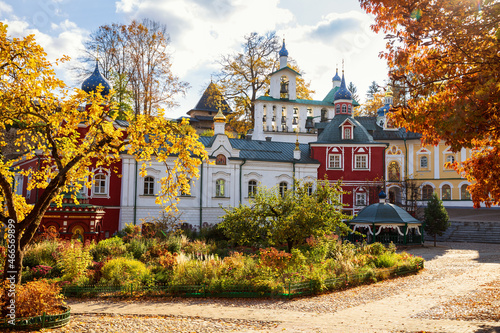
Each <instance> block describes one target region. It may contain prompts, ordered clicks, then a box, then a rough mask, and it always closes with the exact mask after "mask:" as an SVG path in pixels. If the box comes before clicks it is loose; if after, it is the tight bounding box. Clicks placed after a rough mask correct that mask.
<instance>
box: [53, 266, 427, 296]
mask: <svg viewBox="0 0 500 333" xmlns="http://www.w3.org/2000/svg"><path fill="white" fill-rule="evenodd" d="M423 268H424V264H423V262H420V263H418V264H416V265H415V266H413V267H409V266H406V265H405V266H398V267H393V268H384V269H378V270H376V271H370V272H367V273H360V274H345V275H342V276H339V277H334V278H329V279H325V280H323V281H319V280H308V281H305V282H298V283H291V282H289V283H285V284H284V285H283V286H280V287H277V288H276V289H274V290H272V289H270V288H269V287H267V286H260V287H258V286H251V285H226V286H220V287H218V288H215V287H213V286H210V285H207V284H203V285H191V286H176V285H168V284H154V285H149V286H147V285H139V284H135V285H128V286H122V285H112V286H100V285H84V286H68V287H64V288H63V289H62V294H63V295H64V296H66V297H137V296H158V297H168V296H169V297H228V298H240V297H273V298H293V297H298V296H306V295H314V294H319V293H321V292H325V291H334V290H340V289H345V288H346V287H354V286H357V285H361V284H369V283H373V282H376V281H380V280H384V279H388V278H391V277H397V276H402V275H406V274H412V273H417V272H418V271H420V270H421V269H423Z"/></svg>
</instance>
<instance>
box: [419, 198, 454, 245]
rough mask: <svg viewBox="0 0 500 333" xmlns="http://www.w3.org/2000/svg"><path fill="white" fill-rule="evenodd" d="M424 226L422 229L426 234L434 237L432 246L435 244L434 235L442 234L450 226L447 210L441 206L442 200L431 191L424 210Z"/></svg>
mask: <svg viewBox="0 0 500 333" xmlns="http://www.w3.org/2000/svg"><path fill="white" fill-rule="evenodd" d="M424 214H425V215H424V218H425V226H424V230H425V232H426V233H427V234H429V235H431V236H433V237H434V246H436V236H437V235H439V236H442V235H443V233H444V232H445V231H446V229H448V228H449V227H450V225H451V224H450V222H449V217H448V212H447V211H446V209H445V208H444V206H443V202H442V201H441V199H439V197H438V195H437V193H433V194H432V197H431V199H430V200H429V202H428V203H427V207H426V208H425V211H424Z"/></svg>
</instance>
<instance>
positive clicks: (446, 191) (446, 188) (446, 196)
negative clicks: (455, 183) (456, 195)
mask: <svg viewBox="0 0 500 333" xmlns="http://www.w3.org/2000/svg"><path fill="white" fill-rule="evenodd" d="M441 199H442V200H451V187H450V185H448V184H445V185H443V187H441Z"/></svg>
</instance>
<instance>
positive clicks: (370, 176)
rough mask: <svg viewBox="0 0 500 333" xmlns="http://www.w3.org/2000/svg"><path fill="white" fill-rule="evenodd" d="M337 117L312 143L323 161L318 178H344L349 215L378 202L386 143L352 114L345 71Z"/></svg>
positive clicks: (337, 98)
mask: <svg viewBox="0 0 500 333" xmlns="http://www.w3.org/2000/svg"><path fill="white" fill-rule="evenodd" d="M334 104H335V116H334V117H333V119H332V120H331V121H330V122H329V123H328V124H327V125H326V126H325V127H324V129H323V130H322V131H321V133H320V134H319V135H318V140H317V141H316V142H312V143H310V146H311V154H312V156H311V157H312V158H313V159H315V160H317V161H319V162H320V166H319V168H318V179H324V178H325V177H326V178H327V179H328V180H329V181H331V182H337V181H338V180H342V182H343V190H344V191H346V192H347V193H346V194H344V195H343V196H342V203H343V204H345V205H346V207H345V211H346V213H347V214H356V213H357V212H358V211H360V210H361V209H363V208H364V207H366V206H368V205H370V204H373V203H376V202H378V193H379V192H380V190H381V189H383V186H384V178H383V177H384V160H385V148H386V147H387V144H386V143H381V142H375V141H374V140H373V137H372V136H371V135H370V133H369V132H368V131H367V129H366V128H365V127H364V126H363V125H362V124H361V123H360V122H358V121H357V120H356V119H355V118H354V117H353V116H352V97H351V93H350V92H349V90H347V88H346V85H345V79H344V74H342V81H341V84H340V87H339V89H338V90H337V92H336V93H335V95H334Z"/></svg>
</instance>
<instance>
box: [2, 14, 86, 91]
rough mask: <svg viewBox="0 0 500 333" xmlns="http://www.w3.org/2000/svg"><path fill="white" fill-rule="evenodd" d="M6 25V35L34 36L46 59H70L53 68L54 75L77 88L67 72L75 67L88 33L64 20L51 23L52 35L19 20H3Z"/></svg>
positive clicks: (76, 83)
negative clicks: (63, 57)
mask: <svg viewBox="0 0 500 333" xmlns="http://www.w3.org/2000/svg"><path fill="white" fill-rule="evenodd" d="M5 21H6V23H7V24H8V30H7V32H8V34H9V35H10V36H12V37H18V38H22V37H25V36H27V35H30V34H34V35H35V40H36V42H37V44H39V45H40V46H41V47H43V49H44V50H45V52H46V53H47V59H48V60H49V61H51V62H55V61H56V60H57V59H60V58H61V57H62V56H63V55H67V56H69V57H70V58H71V61H70V62H68V63H64V64H60V65H58V66H56V67H55V70H56V74H57V75H58V76H59V77H60V78H61V79H63V80H64V81H65V82H66V84H68V85H70V86H73V85H75V86H77V85H78V82H76V81H75V79H74V77H73V76H72V75H71V72H70V71H69V68H70V66H72V65H75V64H76V62H77V60H76V59H77V57H78V55H79V54H80V52H81V51H82V50H83V42H84V40H85V38H87V36H88V34H89V33H88V31H86V30H84V29H81V28H79V27H78V26H77V25H76V24H75V23H73V22H71V21H69V20H65V21H62V22H60V23H59V24H55V23H52V24H51V28H52V31H53V34H52V35H49V34H46V33H43V32H41V31H39V30H38V29H33V28H30V24H29V23H28V22H26V21H22V20H19V19H15V20H5Z"/></svg>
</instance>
